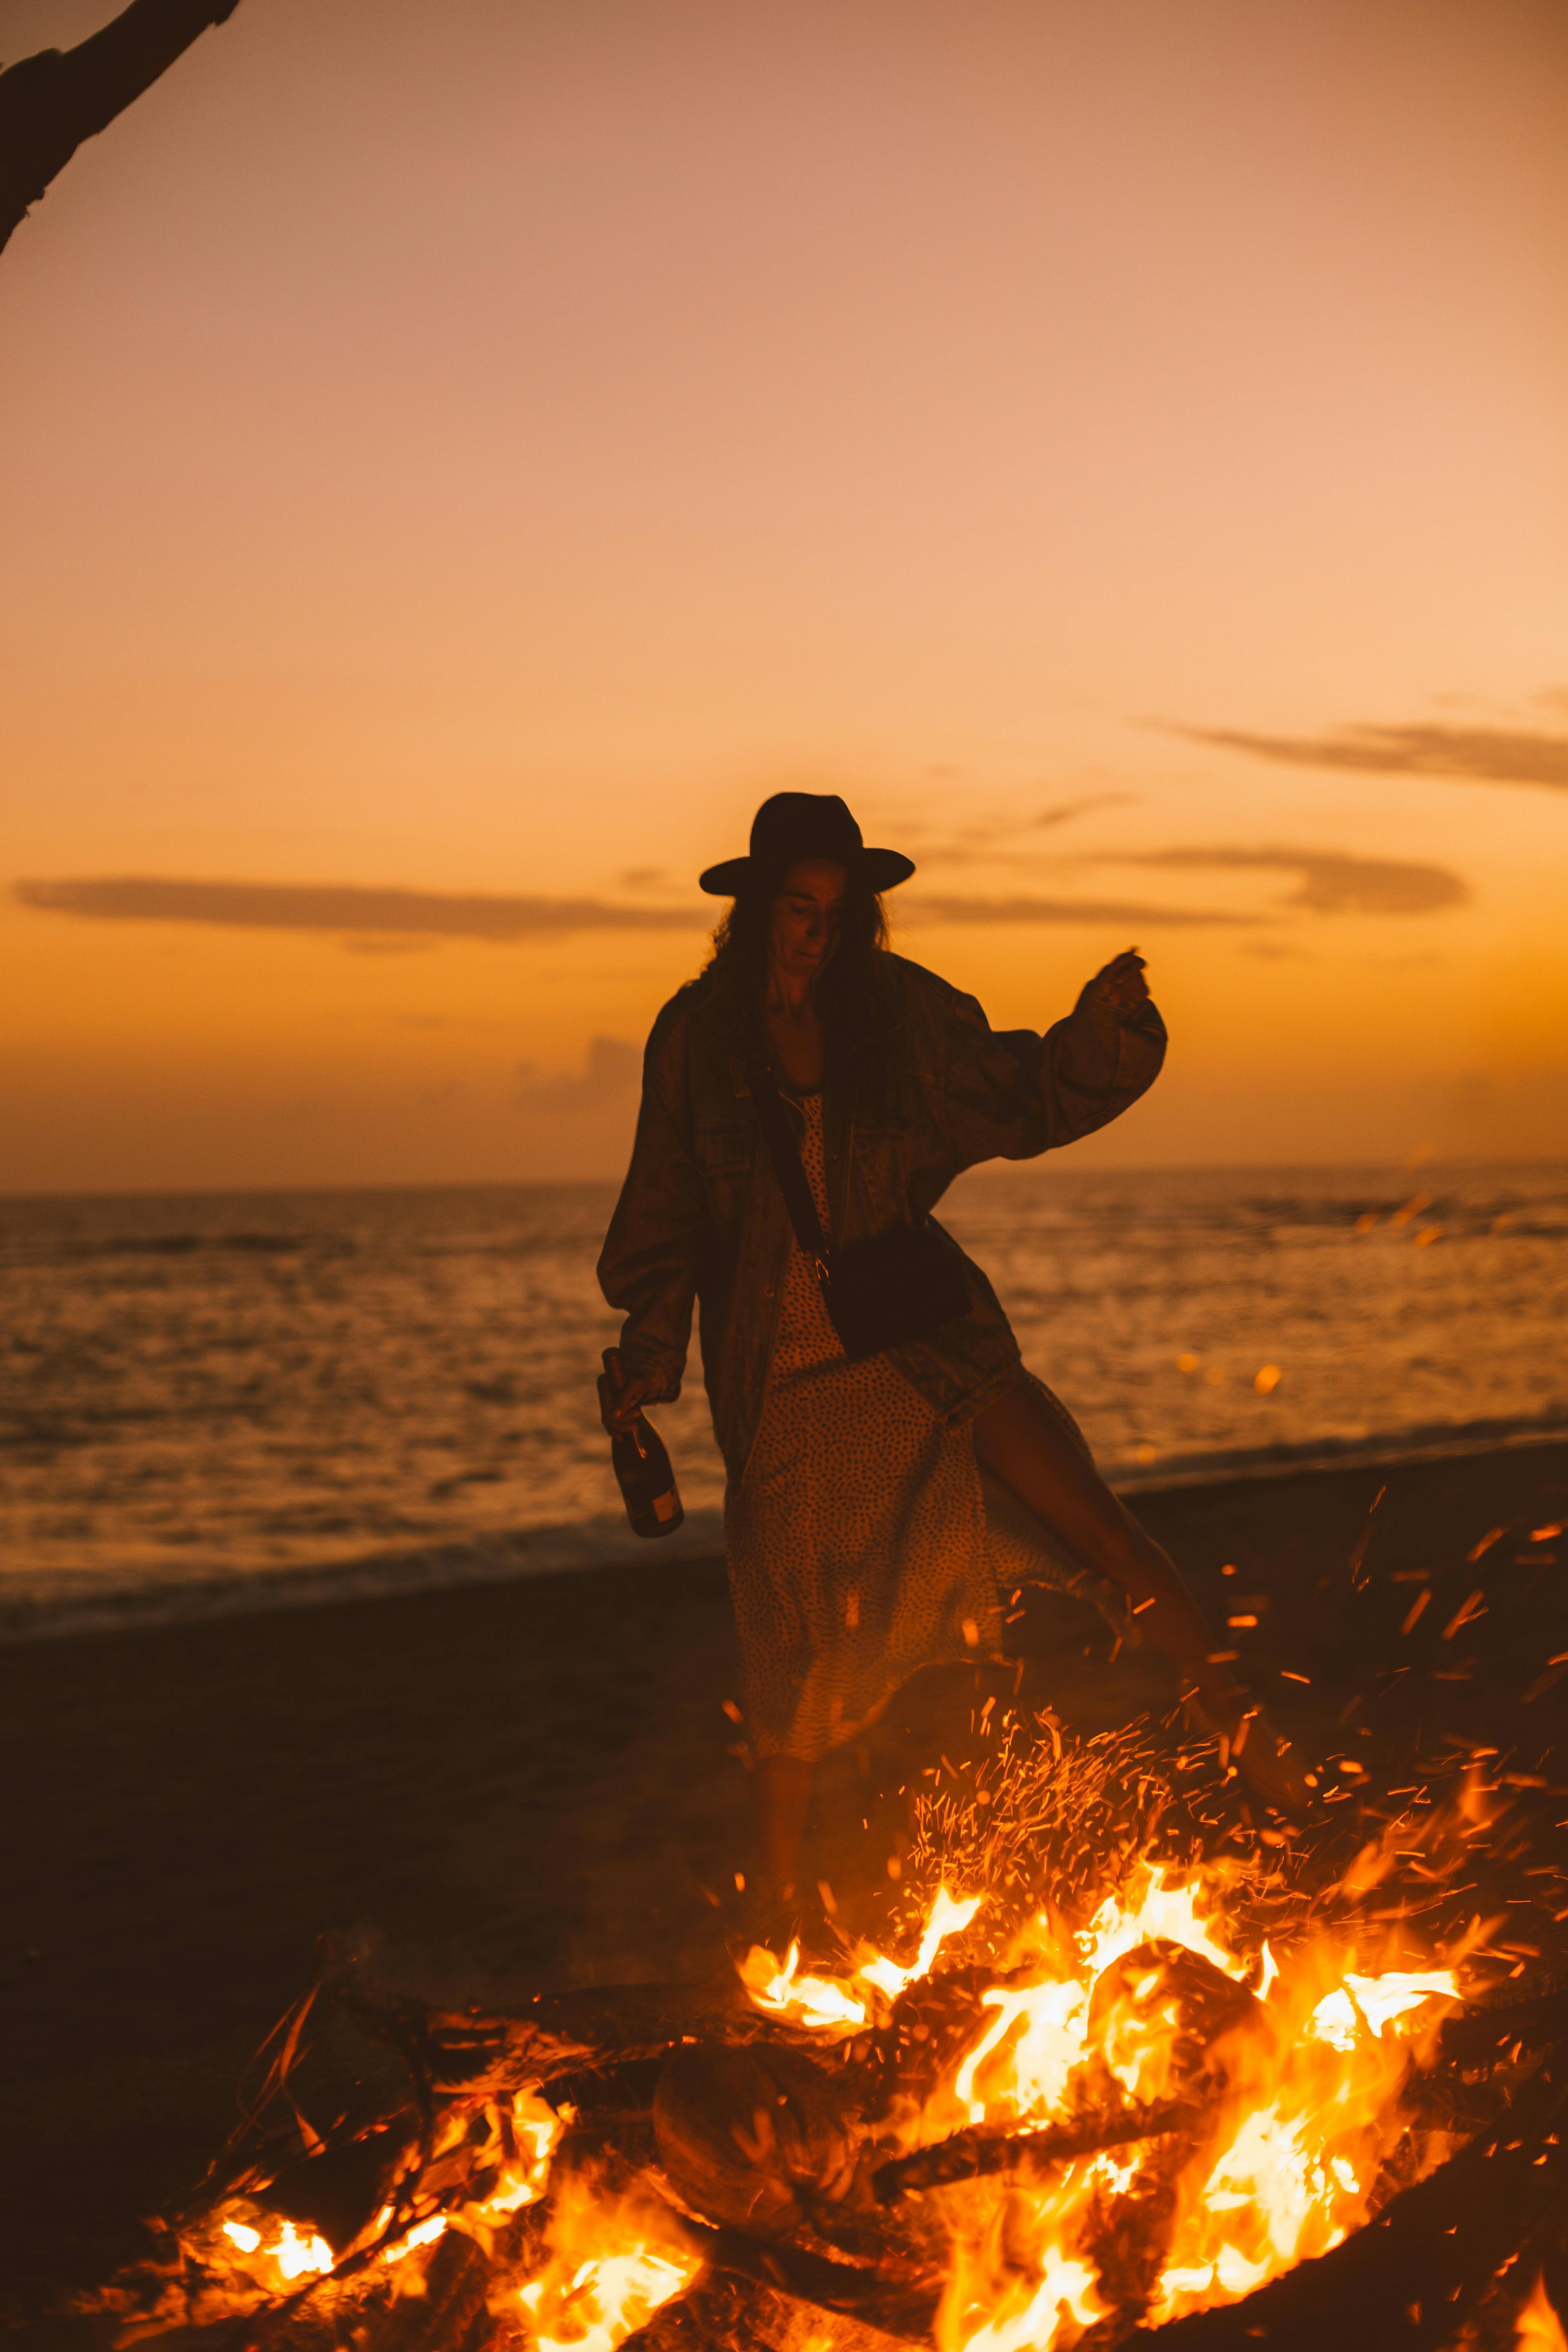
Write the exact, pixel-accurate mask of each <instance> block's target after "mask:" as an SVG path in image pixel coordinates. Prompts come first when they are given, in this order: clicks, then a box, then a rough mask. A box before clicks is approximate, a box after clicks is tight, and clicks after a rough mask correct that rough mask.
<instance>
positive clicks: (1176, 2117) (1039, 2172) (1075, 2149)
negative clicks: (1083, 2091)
mask: <svg viewBox="0 0 1568 2352" xmlns="http://www.w3.org/2000/svg"><path fill="white" fill-rule="evenodd" d="M1209 2112H1210V2111H1209V2110H1206V2109H1204V2108H1200V2107H1194V2106H1192V2105H1188V2104H1186V2103H1185V2102H1184V2101H1182V2100H1179V2099H1168V2100H1167V2101H1166V2102H1165V2103H1164V2105H1163V2106H1158V2107H1143V2108H1131V2109H1123V2110H1122V2111H1121V2113H1120V2114H1116V2115H1093V2116H1084V2117H1083V2118H1082V2119H1081V2120H1080V2121H1078V2122H1075V2123H1070V2124H1058V2125H1057V2126H1055V2127H1054V2128H1053V2127H1050V2126H1045V2127H1042V2128H1038V2129H1037V2130H1034V2131H1028V2132H994V2131H984V2130H974V2131H963V2132H954V2133H953V2134H952V2137H950V2138H948V2139H943V2140H938V2141H937V2143H936V2144H935V2146H934V2147H921V2148H917V2149H916V2150H915V2152H914V2154H913V2155H912V2156H900V2157H895V2158H894V2159H893V2160H892V2162H891V2163H889V2164H884V2165H880V2166H879V2167H878V2169H877V2170H876V2172H875V2173H874V2174H873V2175H872V2179H871V2186H872V2189H873V2190H874V2191H875V2193H876V2196H877V2199H878V2201H879V2203H881V2204H883V2205H891V2204H893V2203H894V2202H895V2201H896V2200H898V2199H899V2198H900V2197H908V2196H912V2195H915V2194H918V2193H919V2192H920V2191H921V2190H923V2189H945V2188H948V2187H950V2186H951V2184H952V2182H953V2181H955V2180H977V2179H985V2178H986V2177H988V2176H989V2175H992V2174H994V2173H998V2172H1011V2173H1017V2174H1018V2175H1020V2176H1021V2177H1022V2178H1023V2179H1029V2178H1031V2177H1033V2178H1036V2179H1039V2178H1043V2177H1044V2176H1045V2175H1046V2174H1047V2173H1048V2172H1049V2171H1050V2170H1052V2168H1055V2167H1057V2166H1059V2165H1061V2164H1062V2163H1064V2162H1065V2161H1067V2160H1068V2158H1072V2157H1076V2156H1098V2155H1099V2153H1100V2150H1101V2149H1102V2148H1110V2147H1131V2145H1132V2144H1133V2143H1134V2142H1135V2141H1137V2140H1145V2139H1158V2138H1160V2137H1163V2135H1164V2134H1166V2133H1172V2132H1181V2133H1195V2132H1197V2131H1198V2130H1200V2129H1201V2128H1202V2126H1203V2125H1204V2123H1205V2120H1206V2118H1207V2115H1208V2113H1209Z"/></svg>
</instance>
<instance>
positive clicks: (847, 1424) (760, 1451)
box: [724, 1093, 1099, 1761]
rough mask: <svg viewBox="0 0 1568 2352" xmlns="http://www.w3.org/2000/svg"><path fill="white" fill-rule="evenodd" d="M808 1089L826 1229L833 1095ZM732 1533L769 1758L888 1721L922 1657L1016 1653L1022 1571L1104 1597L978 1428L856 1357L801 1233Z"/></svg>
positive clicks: (748, 1672) (737, 1592) (814, 1748)
mask: <svg viewBox="0 0 1568 2352" xmlns="http://www.w3.org/2000/svg"><path fill="white" fill-rule="evenodd" d="M796 1100H797V1101H798V1102H799V1105H800V1108H801V1109H802V1111H803V1112H804V1114H805V1135H804V1137H803V1138H802V1139H801V1142H800V1156H801V1162H802V1165H803V1166H804V1168H805V1173H806V1176H807V1179H808V1181H809V1182H810V1184H811V1189H812V1193H813V1196H814V1198H815V1200H816V1211H817V1215H818V1216H819V1217H820V1219H821V1220H822V1223H823V1225H824V1227H825V1228H826V1224H827V1188H826V1173H825V1169H824V1163H823V1132H822V1097H821V1096H820V1094H815V1093H813V1094H802V1095H798V1096H797V1097H796ZM1036 1385H1038V1384H1036ZM1041 1393H1043V1394H1044V1395H1045V1396H1046V1397H1047V1401H1048V1402H1049V1403H1050V1404H1051V1405H1052V1406H1053V1407H1054V1408H1055V1409H1056V1410H1057V1411H1058V1412H1062V1411H1063V1409H1062V1407H1061V1406H1060V1405H1059V1404H1058V1402H1057V1400H1056V1399H1055V1398H1054V1397H1051V1396H1050V1395H1049V1391H1041ZM1063 1417H1064V1419H1067V1416H1066V1415H1065V1413H1064V1415H1063ZM1068 1428H1069V1430H1071V1431H1072V1433H1073V1434H1074V1436H1075V1437H1076V1436H1077V1431H1076V1428H1075V1427H1074V1425H1073V1423H1071V1422H1070V1420H1068ZM1081 1442H1082V1441H1081V1439H1079V1443H1080V1444H1081ZM1009 1500H1011V1501H1012V1507H1011V1509H1009V1508H1008V1507H1007V1504H1008V1502H1009ZM988 1502H989V1505H990V1507H989V1508H988ZM724 1533H725V1549H726V1551H727V1554H728V1557H729V1566H730V1584H731V1593H732V1596H733V1600H734V1608H735V1618H736V1624H737V1627H738V1630H739V1633H740V1638H741V1652H742V1659H743V1662H744V1665H745V1677H746V1695H747V1715H748V1718H749V1723H750V1728H751V1734H752V1745H753V1747H754V1748H755V1750H756V1752H757V1754H758V1755H760V1756H793V1757H798V1758H801V1759H805V1760H808V1761H810V1760H815V1759H816V1758H818V1757H820V1756H823V1755H825V1754H826V1751H827V1750H828V1749H829V1748H836V1747H837V1746H839V1745H840V1743H841V1742H843V1741H844V1740H846V1739H849V1738H854V1736H855V1735H856V1733H857V1732H858V1731H860V1730H862V1729H863V1728H864V1727H866V1726H867V1725H868V1724H869V1723H871V1722H872V1721H874V1719H875V1718H876V1717H877V1716H878V1715H879V1713H880V1712H881V1710H882V1708H883V1707H884V1706H886V1705H887V1703H888V1701H889V1699H890V1698H891V1697H892V1696H893V1695H894V1693H895V1692H896V1691H898V1690H899V1689H900V1688H901V1686H902V1685H904V1684H905V1683H906V1682H908V1680H909V1679H910V1675H913V1674H914V1673H915V1672H916V1671H917V1670H918V1669H919V1668H920V1667H921V1666H925V1665H930V1664H937V1663H941V1662H944V1661H954V1660H956V1661H963V1660H966V1659H967V1660H969V1661H971V1662H977V1661H978V1660H980V1659H981V1658H995V1657H998V1656H1000V1654H1001V1651H1002V1621H1003V1614H1004V1595H1003V1593H1002V1591H1001V1589H1000V1587H1001V1581H1002V1580H1004V1579H1005V1578H1006V1577H1007V1576H1008V1575H1015V1576H1017V1577H1018V1578H1020V1579H1023V1578H1025V1577H1032V1578H1035V1579H1039V1580H1046V1581H1048V1582H1052V1583H1056V1584H1058V1585H1061V1586H1064V1587H1066V1588H1068V1589H1076V1590H1078V1591H1081V1592H1084V1594H1085V1597H1088V1598H1091V1599H1093V1598H1098V1597H1099V1596H1098V1595H1097V1594H1095V1593H1093V1592H1092V1591H1088V1590H1087V1585H1086V1579H1085V1578H1084V1575H1083V1572H1082V1571H1081V1570H1079V1568H1078V1565H1077V1563H1075V1562H1072V1561H1071V1560H1069V1559H1067V1558H1066V1557H1065V1556H1063V1555H1061V1554H1060V1553H1059V1549H1058V1548H1055V1547H1053V1546H1052V1544H1051V1542H1050V1539H1049V1538H1048V1537H1047V1535H1046V1531H1045V1530H1044V1529H1043V1528H1040V1526H1039V1524H1038V1522H1037V1521H1035V1520H1033V1519H1032V1517H1031V1516H1030V1515H1029V1514H1027V1513H1026V1512H1025V1511H1024V1508H1023V1506H1022V1505H1020V1504H1017V1503H1016V1500H1014V1499H1012V1498H1007V1497H1005V1496H998V1495H997V1493H996V1491H995V1489H994V1486H993V1482H992V1481H991V1480H989V1479H983V1477H982V1474H981V1471H980V1468H979V1465H977V1463H976V1461H975V1458H974V1443H973V1436H972V1433H971V1432H970V1430H969V1428H968V1427H967V1426H966V1425H964V1426H959V1427H952V1426H950V1425H947V1424H944V1423H942V1421H940V1420H939V1419H938V1417H937V1415H936V1414H935V1413H934V1412H932V1410H931V1407H930V1405H928V1404H927V1403H926V1402H925V1400H924V1399H923V1398H922V1397H921V1395H920V1394H919V1393H918V1391H916V1390H915V1389H914V1388H912V1387H911V1386H910V1383H909V1381H906V1380H904V1379H903V1378H902V1376H901V1375H900V1373H899V1372H898V1371H897V1370H895V1369H894V1367H893V1365H892V1363H891V1362H890V1361H889V1359H888V1358H887V1357H886V1356H880V1355H879V1356H869V1357H867V1358H864V1359H863V1360H861V1361H859V1362H857V1363H852V1362H851V1361H850V1360H849V1359H848V1358H847V1356H846V1355H845V1352H844V1349H843V1345H842V1343H841V1341H840V1339H839V1338H838V1334H837V1330H836V1329H835V1328H834V1325H833V1321H832V1318H830V1317H829V1315H828V1312H827V1309H826V1305H825V1304H824V1301H823V1297H822V1292H821V1289H820V1287H819V1286H818V1284H817V1281H816V1276H815V1274H814V1272H813V1270H812V1267H811V1265H810V1264H809V1263H808V1261H807V1259H806V1257H805V1254H804V1253H803V1251H802V1250H801V1248H800V1246H799V1244H798V1243H796V1244H794V1246H792V1248H791V1251H790V1255H789V1257H788V1260H787V1262H786V1271H785V1274H784V1292H783V1296H782V1297H781V1299H780V1301H779V1315H778V1323H777V1327H776V1336H775V1339H774V1344H773V1355H772V1359H771V1361H770V1364H769V1369H768V1381H767V1390H766V1394H765V1399H764V1402H763V1415H762V1421H761V1423H760V1426H759V1428H758V1432H757V1437H756V1442H755V1444H754V1445H753V1447H752V1454H751V1458H750V1460H749V1462H748V1463H747V1465H746V1468H745V1473H744V1475H743V1477H742V1479H741V1480H740V1482H739V1484H738V1486H737V1485H735V1484H733V1483H732V1484H731V1489H730V1492H729V1495H728V1496H727V1498H726V1504H725V1517H724Z"/></svg>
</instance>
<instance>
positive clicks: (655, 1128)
mask: <svg viewBox="0 0 1568 2352" xmlns="http://www.w3.org/2000/svg"><path fill="white" fill-rule="evenodd" d="M672 1026H673V1024H671V1023H669V1022H668V1020H667V1019H666V1018H665V1017H664V1016H662V1015H661V1016H660V1018H659V1020H658V1022H656V1023H655V1024H654V1030H653V1034H652V1035H651V1037H650V1038H649V1039H648V1043H647V1053H646V1055H644V1057H643V1088H642V1107H641V1109H640V1110H639V1112H638V1114H637V1140H636V1142H635V1143H634V1144H633V1146H632V1163H631V1166H630V1168H629V1169H628V1170H627V1171H626V1182H625V1183H624V1184H623V1185H622V1187H621V1197H620V1199H619V1200H618V1201H617V1202H616V1213H615V1215H614V1216H613V1217H612V1218H611V1220H610V1229H609V1232H608V1233H607V1234H605V1246H604V1248H603V1249H602V1250H601V1252H600V1253H599V1287H600V1289H601V1290H602V1291H603V1292H604V1294H605V1297H606V1299H607V1300H608V1301H609V1303H610V1305H611V1306H612V1307H620V1308H621V1310H622V1312H623V1313H624V1314H625V1316H626V1323H625V1325H624V1326H623V1328H622V1331H621V1339H620V1348H621V1356H622V1360H623V1361H624V1362H625V1365H626V1370H627V1371H628V1372H636V1373H641V1374H642V1375H643V1376H644V1377H645V1378H647V1381H649V1383H650V1387H649V1396H650V1399H654V1400H663V1401H666V1402H668V1400H669V1399H671V1398H674V1397H678V1396H679V1394H680V1379H681V1374H682V1372H683V1371H684V1370H685V1368H686V1353H687V1349H688V1348H689V1345H690V1340H691V1306H692V1300H693V1298H694V1297H695V1296H696V1292H697V1267H698V1256H699V1251H700V1244H701V1240H702V1235H703V1233H704V1230H705V1225H706V1219H707V1201H706V1196H705V1194H704V1192H703V1187H702V1180H701V1176H700V1171H699V1169H698V1166H697V1161H696V1158H695V1156H694V1154H693V1152H692V1150H691V1145H690V1135H689V1124H690V1123H689V1119H688V1118H685V1117H684V1116H683V1115H682V1106H683V1103H684V1099H685V1087H684V1084H683V1080H682V1064H681V1056H680V1054H679V1049H678V1045H677V1042H676V1040H675V1038H674V1037H672V1035H671V1029H672Z"/></svg>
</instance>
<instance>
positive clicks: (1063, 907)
mask: <svg viewBox="0 0 1568 2352" xmlns="http://www.w3.org/2000/svg"><path fill="white" fill-rule="evenodd" d="M896 903H897V907H898V912H899V915H900V919H902V920H904V921H908V922H911V923H1093V924H1104V923H1111V924H1114V925H1116V926H1117V928H1118V929H1121V930H1133V931H1137V930H1149V931H1152V930H1156V929H1165V930H1195V929H1200V928H1202V927H1204V926H1214V925H1220V926H1224V927H1225V928H1227V929H1246V928H1250V927H1252V926H1254V925H1256V924H1258V923H1259V922H1261V921H1263V920H1264V918H1263V917H1262V916H1259V915H1233V914H1226V913H1223V912H1221V911H1220V910H1219V909H1217V908H1205V907H1148V906H1141V905H1137V904H1134V903H1131V902H1129V901H1128V900H1125V899H1121V898H1109V899H1108V898H943V897H932V896H929V895H926V894H923V893H922V894H921V896H920V897H919V898H911V899H910V901H909V903H908V905H907V906H906V905H905V903H904V901H903V900H902V899H901V898H900V899H899V900H898V901H897V902H896Z"/></svg>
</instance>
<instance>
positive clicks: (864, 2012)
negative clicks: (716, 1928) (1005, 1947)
mask: <svg viewBox="0 0 1568 2352" xmlns="http://www.w3.org/2000/svg"><path fill="white" fill-rule="evenodd" d="M983 1902H984V1895H969V1896H968V1897H966V1898H965V1899H963V1900H959V1899H958V1898H956V1897H955V1896H953V1895H950V1894H949V1893H948V1891H947V1889H946V1887H945V1886H940V1887H938V1889H937V1894H936V1900H935V1902H934V1903H933V1904H932V1905H931V1913H930V1916H929V1917H928V1918H927V1920H926V1924H925V1928H924V1932H923V1933H922V1935H921V1946H920V1950H919V1952H918V1953H917V1954H916V1956H915V1960H914V1964H913V1966H912V1967H910V1968H907V1969H901V1968H900V1966H899V1964H898V1962H897V1961H896V1960H891V1959H889V1958H888V1956H887V1954H886V1953H885V1952H879V1951H876V1950H875V1949H873V1948H871V1947H870V1946H866V1947H863V1948H862V1957H861V1958H860V1960H859V1962H858V1965H857V1966H856V1967H855V1968H854V1969H852V1970H851V1972H850V1973H849V1975H848V1976H847V1977H820V1976H805V1977H803V1976H802V1975H801V1974H800V1973H799V1969H800V1945H799V1943H798V1942H796V1943H793V1944H792V1945H791V1946H790V1948H789V1950H788V1952H787V1953H786V1955H785V1957H784V1959H783V1961H780V1960H779V1959H778V1958H775V1956H774V1955H773V1953H772V1952H770V1951H767V1950H766V1949H764V1948H763V1946H762V1945H761V1944H753V1945H752V1948H751V1950H750V1951H749V1952H748V1953H747V1955H746V1957H745V1958H744V1959H743V1960H742V1962H741V1981H742V1984H743V1985H744V1986H745V1988H746V1990H747V1992H748V1993H749V1994H750V1996H751V1998H752V2000H753V2001H755V2003H756V2005H757V2007H758V2008H759V2009H765V2010H767V2011H770V2012H771V2013H772V2014H773V2016H775V2017H787V2018H789V2019H790V2020H791V2021H792V2022H794V2023H795V2024H797V2025H808V2026H815V2027H816V2028H817V2029H818V2030H819V2031H825V2030H827V2029H829V2028H833V2027H837V2028H838V2029H839V2030H840V2031H843V2032H856V2031H857V2030H858V2028H859V2027H860V2026H862V2025H864V2024H865V2022H866V2019H867V2016H868V2011H869V2009H870V2006H871V2000H870V1998H869V1997H868V1996H867V1995H865V1994H864V1993H858V1992H857V1991H856V1990H855V1987H856V1986H857V1985H858V1986H861V1987H866V1986H869V1987H870V1988H871V1994H872V1995H876V1994H880V1995H881V1996H882V1999H883V2000H886V2001H893V2000H897V1999H898V1997H899V1995H900V1993H901V1992H903V1991H904V1990H906V1988H907V1987H908V1986H910V1985H912V1984H914V1983H916V1982H918V1980H919V1979H921V1977H924V1976H927V1975H929V1974H930V1972H931V1964H932V1962H933V1961H934V1960H935V1958H936V1956H937V1954H938V1952H940V1951H941V1949H942V1946H943V1944H944V1943H945V1942H946V1941H947V1939H948V1937H950V1936H956V1935H957V1934H959V1933H960V1931H961V1930H962V1929H963V1928H964V1927H968V1925H969V1923H970V1921H971V1920H972V1919H973V1917H974V1916H975V1914H976V1912H977V1911H978V1910H979V1909H980V1906H981V1904H982V1903H983Z"/></svg>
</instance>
